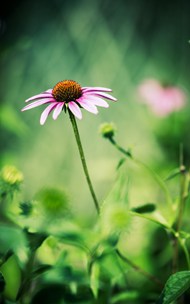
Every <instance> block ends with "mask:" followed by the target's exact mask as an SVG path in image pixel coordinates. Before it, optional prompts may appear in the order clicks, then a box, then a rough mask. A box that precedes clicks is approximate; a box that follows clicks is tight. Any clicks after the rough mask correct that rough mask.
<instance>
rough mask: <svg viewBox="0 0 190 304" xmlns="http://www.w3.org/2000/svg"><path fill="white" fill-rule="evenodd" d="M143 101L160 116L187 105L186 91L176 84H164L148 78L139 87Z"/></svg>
mask: <svg viewBox="0 0 190 304" xmlns="http://www.w3.org/2000/svg"><path fill="white" fill-rule="evenodd" d="M138 92H139V95H140V97H141V98H142V102H144V103H145V104H147V105H148V106H149V107H150V109H151V110H152V111H153V112H154V113H155V114H156V115H158V116H161V117H164V116H167V115H169V114H170V113H172V112H175V111H178V110H180V109H181V108H183V107H184V105H185V100H186V96H185V93H184V92H183V91H182V90H181V89H180V88H178V87H175V86H162V85H161V84H160V83H159V82H158V81H157V80H154V79H147V80H145V81H144V82H142V83H141V84H140V86H139V88H138Z"/></svg>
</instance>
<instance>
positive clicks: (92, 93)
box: [84, 92, 117, 101]
mask: <svg viewBox="0 0 190 304" xmlns="http://www.w3.org/2000/svg"><path fill="white" fill-rule="evenodd" d="M84 94H85V95H88V94H91V95H95V96H96V95H97V96H100V97H103V98H106V99H110V100H112V101H117V99H116V98H115V97H113V96H111V95H110V94H107V93H102V92H91V93H89V92H85V93H84Z"/></svg>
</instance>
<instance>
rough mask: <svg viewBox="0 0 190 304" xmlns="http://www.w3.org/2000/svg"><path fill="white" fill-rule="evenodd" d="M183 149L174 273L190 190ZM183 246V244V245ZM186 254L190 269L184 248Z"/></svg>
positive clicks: (181, 152)
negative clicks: (189, 189)
mask: <svg viewBox="0 0 190 304" xmlns="http://www.w3.org/2000/svg"><path fill="white" fill-rule="evenodd" d="M182 149H183V147H182V146H180V172H181V179H180V199H179V207H178V214H177V219H176V222H175V224H174V226H175V228H176V235H175V239H174V243H173V248H174V255H173V272H176V271H177V268H178V258H179V244H180V229H181V225H182V220H183V214H184V209H185V202H186V198H187V196H188V191H187V189H188V188H189V173H188V172H187V170H186V168H185V166H184V164H183V151H182ZM181 245H182V244H181ZM182 248H183V250H184V253H185V255H186V258H187V264H188V267H189V256H187V253H188V251H187V250H186V247H185V246H184V245H183V246H182Z"/></svg>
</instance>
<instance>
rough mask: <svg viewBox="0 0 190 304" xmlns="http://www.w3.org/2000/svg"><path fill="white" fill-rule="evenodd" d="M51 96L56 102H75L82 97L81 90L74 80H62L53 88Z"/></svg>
mask: <svg viewBox="0 0 190 304" xmlns="http://www.w3.org/2000/svg"><path fill="white" fill-rule="evenodd" d="M52 95H53V97H54V98H55V99H56V101H65V102H69V101H76V100H77V99H78V98H80V97H81V96H82V88H81V86H80V85H79V84H78V83H77V82H76V81H74V80H63V81H60V82H58V83H57V84H56V85H55V86H54V88H53V90H52Z"/></svg>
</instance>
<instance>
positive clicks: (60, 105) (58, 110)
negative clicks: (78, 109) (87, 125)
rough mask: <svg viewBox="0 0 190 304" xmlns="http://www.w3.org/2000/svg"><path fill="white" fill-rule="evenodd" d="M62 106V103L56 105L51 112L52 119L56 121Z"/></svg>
mask: <svg viewBox="0 0 190 304" xmlns="http://www.w3.org/2000/svg"><path fill="white" fill-rule="evenodd" d="M63 106H64V102H59V103H57V106H56V108H55V110H54V111H53V119H54V120H56V119H57V117H58V116H59V114H60V113H61V111H62V109H63Z"/></svg>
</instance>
